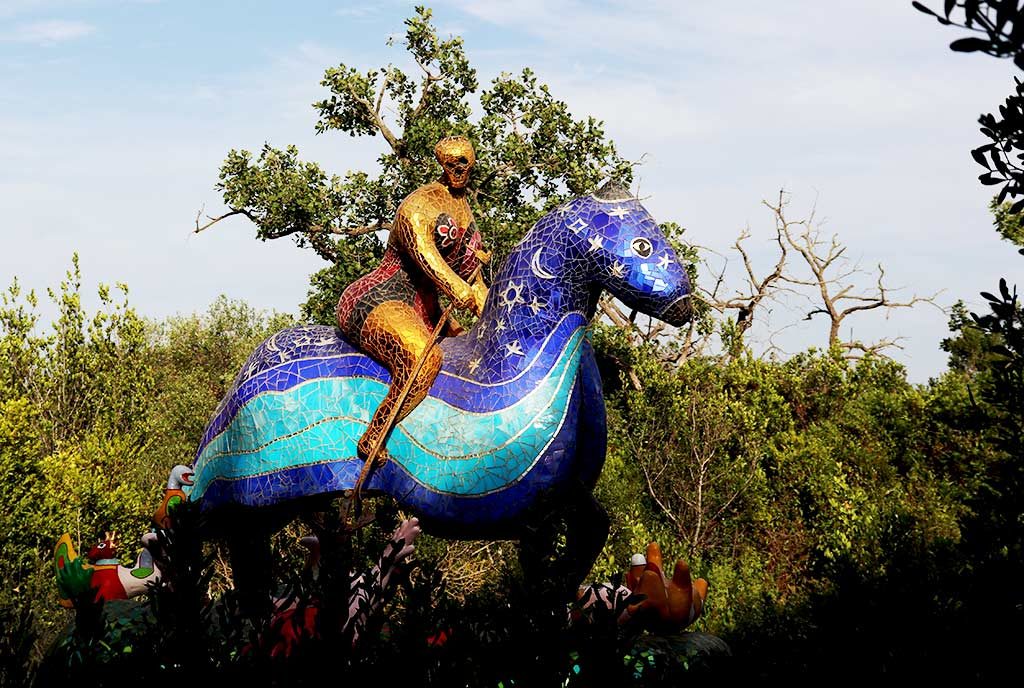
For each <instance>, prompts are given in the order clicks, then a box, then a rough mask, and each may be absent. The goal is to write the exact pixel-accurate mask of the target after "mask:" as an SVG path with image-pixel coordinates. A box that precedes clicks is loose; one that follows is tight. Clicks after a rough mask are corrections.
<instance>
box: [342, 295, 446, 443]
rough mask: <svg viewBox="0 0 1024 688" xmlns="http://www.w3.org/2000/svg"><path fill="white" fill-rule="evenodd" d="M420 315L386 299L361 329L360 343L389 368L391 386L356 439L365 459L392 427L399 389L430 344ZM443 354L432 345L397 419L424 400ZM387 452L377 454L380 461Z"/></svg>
mask: <svg viewBox="0 0 1024 688" xmlns="http://www.w3.org/2000/svg"><path fill="white" fill-rule="evenodd" d="M432 334H433V333H432V332H431V331H430V330H429V329H427V326H426V324H425V323H424V322H423V319H422V318H421V317H420V316H419V315H418V314H417V313H416V311H415V310H414V309H413V307H412V306H410V305H408V304H405V303H402V302H400V301H386V302H384V303H382V304H381V305H379V306H377V307H376V308H374V309H373V311H371V312H370V314H369V316H367V318H366V322H364V323H363V328H362V331H361V332H360V338H359V339H360V344H361V345H362V347H363V348H364V349H365V350H366V352H367V353H369V354H370V355H371V356H373V357H374V358H375V359H377V360H378V361H380V362H381V363H382V364H383V365H384V367H385V368H387V369H388V370H389V371H391V387H390V389H388V393H387V395H386V396H385V397H384V400H383V401H382V402H381V403H380V406H379V407H377V411H376V413H374V414H373V419H372V420H370V425H369V427H368V428H366V432H365V433H363V436H362V438H360V440H359V445H358V450H359V456H360V458H362V459H364V460H365V459H366V458H367V457H368V456H369V452H370V450H371V448H372V447H373V445H374V443H375V442H377V441H378V439H379V438H380V437H381V436H382V435H383V434H384V433H386V432H388V431H389V430H390V429H391V428H389V427H388V426H387V422H388V418H389V417H390V415H391V412H392V409H394V407H395V404H397V403H398V397H399V395H400V394H401V391H402V389H403V388H404V387H405V385H406V384H407V383H408V382H409V379H410V378H411V377H412V374H413V369H414V368H415V367H416V363H417V361H419V360H420V358H421V357H422V356H423V352H424V351H426V349H427V347H428V346H430V342H431V335H432ZM441 362H442V354H441V349H440V347H436V346H434V347H431V348H430V351H429V353H427V355H426V360H424V361H423V365H422V367H421V368H420V370H419V373H417V375H416V379H415V380H413V381H412V384H411V385H410V387H409V394H408V396H406V398H405V402H404V403H403V404H402V408H401V410H400V411H399V413H398V416H397V417H396V418H395V423H398V422H399V421H401V420H402V419H403V418H405V417H406V416H407V415H409V413H410V412H412V410H413V409H414V408H416V406H417V405H418V404H419V403H420V402H421V401H423V398H424V397H425V396H427V392H428V391H429V390H430V385H432V384H433V382H434V378H436V377H437V374H438V373H439V372H440V371H441ZM385 459H386V455H385V454H384V453H383V452H381V453H380V454H379V455H378V463H383V461H384V460H385Z"/></svg>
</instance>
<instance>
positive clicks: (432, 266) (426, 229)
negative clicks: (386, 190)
mask: <svg viewBox="0 0 1024 688" xmlns="http://www.w3.org/2000/svg"><path fill="white" fill-rule="evenodd" d="M409 200H412V199H409ZM402 205H403V206H407V205H410V206H413V207H405V208H399V214H400V215H402V217H401V218H400V221H399V222H397V223H396V229H398V230H399V232H401V234H402V236H401V237H400V238H401V241H402V243H403V244H404V245H405V247H406V249H407V250H408V253H409V257H410V258H412V259H413V260H414V261H415V262H416V264H417V265H418V266H419V267H420V269H421V270H423V272H424V274H426V275H427V277H429V278H430V280H431V281H432V282H433V283H434V284H436V285H437V287H438V289H440V290H441V291H442V292H444V293H445V294H446V295H447V296H448V297H449V298H450V299H452V301H454V302H455V303H456V305H458V306H459V307H460V308H468V307H470V306H472V305H473V303H474V297H473V290H472V288H471V287H470V285H468V284H466V281H465V280H464V279H462V278H461V277H459V275H458V274H457V273H456V272H455V271H454V270H452V268H451V267H449V265H448V263H446V262H445V260H444V258H443V257H442V256H441V253H440V252H439V251H438V250H437V244H436V243H435V241H434V228H433V223H434V221H435V220H436V219H437V218H436V217H433V218H431V217H428V214H427V212H424V211H425V210H426V209H425V208H421V207H415V206H416V205H418V204H408V203H403V204H402ZM401 220H404V221H401Z"/></svg>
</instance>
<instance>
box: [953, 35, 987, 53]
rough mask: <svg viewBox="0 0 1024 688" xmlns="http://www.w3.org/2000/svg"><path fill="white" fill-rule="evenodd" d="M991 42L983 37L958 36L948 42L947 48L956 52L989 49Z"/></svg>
mask: <svg viewBox="0 0 1024 688" xmlns="http://www.w3.org/2000/svg"><path fill="white" fill-rule="evenodd" d="M991 47H992V43H991V42H990V41H989V40H987V39H985V38H960V39H958V40H955V41H953V42H952V43H950V44H949V49H950V50H954V51H956V52H958V53H972V52H975V51H977V50H989V49H990V48H991Z"/></svg>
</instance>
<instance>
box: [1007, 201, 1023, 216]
mask: <svg viewBox="0 0 1024 688" xmlns="http://www.w3.org/2000/svg"><path fill="white" fill-rule="evenodd" d="M1022 211H1024V198H1022V199H1020V200H1019V201H1016V202H1014V204H1013V205H1011V206H1010V212H1011V213H1019V212H1022Z"/></svg>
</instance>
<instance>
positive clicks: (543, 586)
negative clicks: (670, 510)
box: [519, 484, 609, 602]
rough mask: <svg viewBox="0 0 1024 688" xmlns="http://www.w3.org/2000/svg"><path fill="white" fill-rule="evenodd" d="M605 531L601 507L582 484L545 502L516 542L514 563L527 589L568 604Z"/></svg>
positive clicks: (594, 557)
mask: <svg viewBox="0 0 1024 688" xmlns="http://www.w3.org/2000/svg"><path fill="white" fill-rule="evenodd" d="M555 502H557V503H555ZM608 527H609V521H608V514H607V512H605V510H604V507H602V506H601V505H600V504H599V503H598V502H597V500H596V499H595V498H594V495H593V494H592V493H591V491H590V490H589V489H587V488H586V487H585V486H584V485H582V484H579V485H575V486H574V487H573V489H571V490H569V491H567V492H565V493H562V494H561V496H560V498H559V499H557V500H547V501H546V502H545V505H541V506H540V507H539V508H538V509H537V511H536V512H535V514H534V515H533V517H532V518H531V519H529V520H528V523H527V526H526V527H525V528H524V530H523V532H522V534H521V537H520V543H519V563H520V566H521V568H522V570H523V577H524V579H525V581H526V585H527V587H529V588H530V589H531V590H532V591H533V592H534V593H535V594H539V595H541V596H542V597H545V598H550V599H551V600H552V601H554V600H558V601H561V602H571V601H573V600H574V599H575V598H576V591H577V590H578V589H579V586H580V584H581V583H582V582H583V579H584V578H585V577H586V575H587V574H588V573H589V572H590V569H591V567H592V566H593V565H594V562H595V561H596V560H597V557H598V555H599V554H600V553H601V550H602V549H603V548H604V544H605V541H606V540H607V539H608ZM560 536H564V544H560V543H559V540H560V539H561V538H560Z"/></svg>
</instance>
